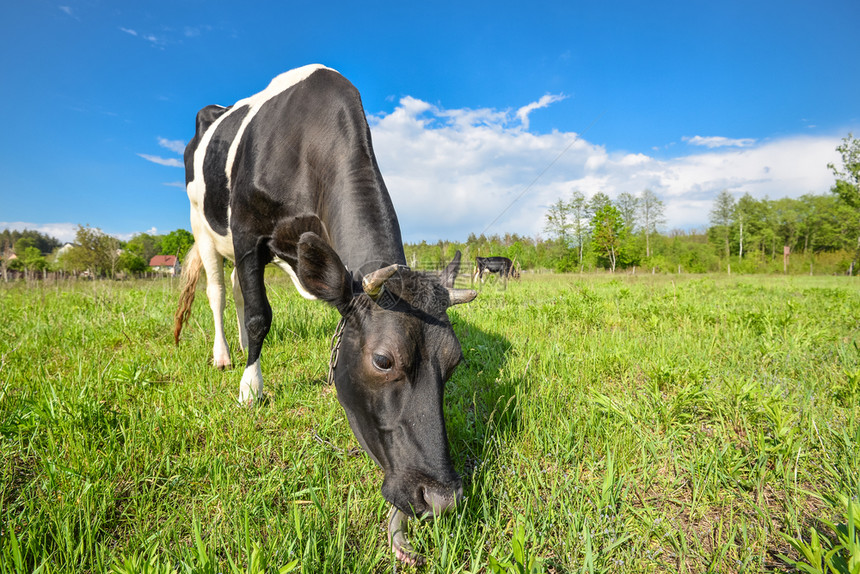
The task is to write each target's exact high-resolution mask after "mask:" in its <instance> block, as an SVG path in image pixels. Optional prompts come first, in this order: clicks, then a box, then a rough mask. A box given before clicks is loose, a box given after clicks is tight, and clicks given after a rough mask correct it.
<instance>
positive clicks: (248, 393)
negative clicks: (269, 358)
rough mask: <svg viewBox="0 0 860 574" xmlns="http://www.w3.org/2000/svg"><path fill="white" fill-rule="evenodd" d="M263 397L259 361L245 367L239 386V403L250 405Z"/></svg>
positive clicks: (261, 372)
mask: <svg viewBox="0 0 860 574" xmlns="http://www.w3.org/2000/svg"><path fill="white" fill-rule="evenodd" d="M262 396H263V371H262V370H261V369H260V359H257V360H256V361H254V363H253V364H251V365H248V366H247V367H245V372H244V373H242V382H241V383H240V384H239V403H240V404H243V405H245V404H251V403H253V402H254V401H256V400H257V399H259V398H261V397H262Z"/></svg>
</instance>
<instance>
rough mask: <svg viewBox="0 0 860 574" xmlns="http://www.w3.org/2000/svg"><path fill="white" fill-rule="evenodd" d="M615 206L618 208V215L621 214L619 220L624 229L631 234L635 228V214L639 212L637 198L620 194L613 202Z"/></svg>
mask: <svg viewBox="0 0 860 574" xmlns="http://www.w3.org/2000/svg"><path fill="white" fill-rule="evenodd" d="M615 206H616V207H617V208H618V213H620V214H621V220H622V221H623V222H624V227H626V228H627V230H628V231H629V232H630V233H633V231H634V228H635V227H636V212H637V211H638V210H639V198H637V197H636V196H635V195H633V194H632V193H627V192H626V191H625V192H624V193H621V194H619V195H618V199H617V200H616V201H615Z"/></svg>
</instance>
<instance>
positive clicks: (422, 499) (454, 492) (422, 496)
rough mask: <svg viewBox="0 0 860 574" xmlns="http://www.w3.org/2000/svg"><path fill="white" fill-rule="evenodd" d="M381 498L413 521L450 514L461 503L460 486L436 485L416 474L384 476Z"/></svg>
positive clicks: (455, 480)
mask: <svg viewBox="0 0 860 574" xmlns="http://www.w3.org/2000/svg"><path fill="white" fill-rule="evenodd" d="M382 496H383V497H384V498H385V499H386V500H387V501H388V502H390V503H391V504H393V505H394V506H396V507H397V508H399V509H400V510H401V511H403V512H404V513H405V514H407V515H409V516H414V517H416V518H434V517H436V516H440V515H442V514H445V513H446V512H449V511H450V510H452V509H453V508H454V507H456V506H457V503H459V502H460V501H461V500H463V483H462V481H461V480H460V478H459V477H457V476H456V475H454V478H453V479H452V480H449V481H447V482H444V483H442V482H439V481H437V480H434V479H432V478H429V477H427V476H424V475H421V474H419V473H406V474H400V475H395V476H391V475H388V476H386V477H385V480H384V481H383V483H382Z"/></svg>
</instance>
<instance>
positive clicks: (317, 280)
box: [296, 231, 352, 314]
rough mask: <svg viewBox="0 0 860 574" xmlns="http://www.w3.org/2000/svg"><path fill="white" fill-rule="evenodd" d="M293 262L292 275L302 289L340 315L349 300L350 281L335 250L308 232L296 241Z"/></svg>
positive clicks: (350, 295)
mask: <svg viewBox="0 0 860 574" xmlns="http://www.w3.org/2000/svg"><path fill="white" fill-rule="evenodd" d="M297 259H298V265H297V269H296V275H297V276H298V278H299V281H301V283H302V286H303V287H304V288H305V289H306V290H307V291H308V293H310V294H311V295H313V296H314V297H316V298H318V299H322V300H323V301H325V302H326V303H328V304H329V305H332V306H334V307H336V308H337V309H338V311H340V312H341V314H343V313H344V311H345V310H346V307H347V306H348V305H349V303H350V301H352V278H351V277H350V274H349V273H348V272H347V270H346V267H344V265H343V262H342V261H341V260H340V257H338V254H337V253H336V252H335V250H334V249H332V248H331V247H330V246H329V244H328V243H326V242H325V241H323V240H322V239H321V238H320V236H319V235H317V234H316V233H312V232H310V231H308V232H306V233H303V234H302V236H301V237H300V238H299V243H298V248H297Z"/></svg>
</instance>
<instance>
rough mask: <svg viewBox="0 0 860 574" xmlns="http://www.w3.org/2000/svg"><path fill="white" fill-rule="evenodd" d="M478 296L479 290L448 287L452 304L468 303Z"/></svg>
mask: <svg viewBox="0 0 860 574" xmlns="http://www.w3.org/2000/svg"><path fill="white" fill-rule="evenodd" d="M477 296H478V292H477V291H475V290H474V289H448V298H449V299H451V305H452V306H453V305H459V304H460V303H468V302H469V301H471V300H472V299H474V298H475V297H477Z"/></svg>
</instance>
